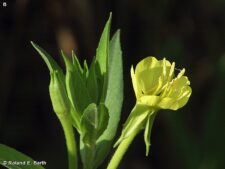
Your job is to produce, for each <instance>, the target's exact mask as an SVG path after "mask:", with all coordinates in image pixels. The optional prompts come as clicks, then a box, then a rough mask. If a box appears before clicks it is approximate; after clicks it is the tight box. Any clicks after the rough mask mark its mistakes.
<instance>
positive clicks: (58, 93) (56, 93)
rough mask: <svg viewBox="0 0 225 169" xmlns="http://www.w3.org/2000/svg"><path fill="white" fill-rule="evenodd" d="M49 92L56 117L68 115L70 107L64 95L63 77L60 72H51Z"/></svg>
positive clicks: (65, 94)
mask: <svg viewBox="0 0 225 169" xmlns="http://www.w3.org/2000/svg"><path fill="white" fill-rule="evenodd" d="M49 92H50V97H51V101H52V106H53V109H54V111H55V113H56V114H57V116H60V115H65V114H66V113H69V111H70V106H71V105H70V101H69V99H68V96H67V93H66V88H65V82H64V76H63V74H62V73H61V72H59V71H53V72H52V73H51V81H50V85H49Z"/></svg>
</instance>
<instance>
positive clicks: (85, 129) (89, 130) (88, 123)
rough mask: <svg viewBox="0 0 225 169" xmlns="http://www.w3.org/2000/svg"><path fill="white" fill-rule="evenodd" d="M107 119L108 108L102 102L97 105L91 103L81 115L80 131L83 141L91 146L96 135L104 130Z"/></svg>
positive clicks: (96, 137)
mask: <svg viewBox="0 0 225 169" xmlns="http://www.w3.org/2000/svg"><path fill="white" fill-rule="evenodd" d="M108 120H109V115H108V110H107V108H106V107H105V105H104V104H100V105H99V106H97V105H96V104H95V103H91V104H90V105H88V107H87V108H86V109H85V110H84V113H83V115H82V117H81V133H82V138H83V140H82V141H83V143H84V144H85V145H88V146H90V147H91V146H93V145H94V144H95V142H96V140H97V139H98V137H99V136H100V135H101V134H102V133H103V132H104V130H105V129H106V127H107V124H108Z"/></svg>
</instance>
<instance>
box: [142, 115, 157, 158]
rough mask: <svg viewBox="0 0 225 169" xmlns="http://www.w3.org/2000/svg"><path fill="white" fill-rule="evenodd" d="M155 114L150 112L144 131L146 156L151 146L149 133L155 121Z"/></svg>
mask: <svg viewBox="0 0 225 169" xmlns="http://www.w3.org/2000/svg"><path fill="white" fill-rule="evenodd" d="M155 116H156V112H154V111H152V113H151V114H149V115H148V119H147V123H146V126H145V131H144V140H145V146H146V156H148V154H149V150H150V146H151V131H152V126H153V123H154V120H155Z"/></svg>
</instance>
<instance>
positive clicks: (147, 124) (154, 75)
mask: <svg viewBox="0 0 225 169" xmlns="http://www.w3.org/2000/svg"><path fill="white" fill-rule="evenodd" d="M175 70H176V69H175V63H174V62H173V63H170V62H169V61H168V60H166V59H165V58H164V59H163V60H157V59H156V58H155V57H147V58H145V59H143V60H142V61H140V62H139V63H138V64H137V66H136V68H135V70H134V68H133V66H132V67H131V78H132V83H133V88H134V92H135V95H136V99H137V101H136V105H135V106H134V108H133V110H132V111H131V113H130V115H129V117H128V119H127V120H126V123H125V124H124V127H123V131H122V134H121V136H120V138H119V139H118V141H117V142H116V144H115V146H117V145H119V144H121V145H123V143H122V142H123V141H125V142H127V141H126V140H132V139H133V138H134V137H135V135H136V134H137V133H138V132H139V131H141V130H142V129H144V130H145V131H144V140H145V144H146V155H148V153H149V148H150V136H151V129H152V125H153V123H154V119H155V116H156V114H157V112H158V111H159V110H160V109H170V110H177V109H179V108H181V107H183V106H184V105H185V104H186V103H187V102H188V100H189V97H190V95H191V92H192V90H191V87H190V81H189V80H188V78H187V76H184V73H185V69H182V70H180V72H179V73H178V75H177V76H175ZM131 137H132V139H129V138H131Z"/></svg>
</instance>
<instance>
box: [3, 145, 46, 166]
mask: <svg viewBox="0 0 225 169" xmlns="http://www.w3.org/2000/svg"><path fill="white" fill-rule="evenodd" d="M8 161H18V162H25V165H7V164H6V162H8ZM28 163H29V164H30V165H28ZM26 164H27V165H26ZM0 165H2V166H4V167H6V168H8V169H30V168H32V169H44V167H42V166H41V165H35V164H34V160H33V159H32V158H30V157H29V156H27V155H25V154H23V153H21V152H19V151H17V150H15V149H14V148H11V147H9V146H6V145H4V144H0Z"/></svg>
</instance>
